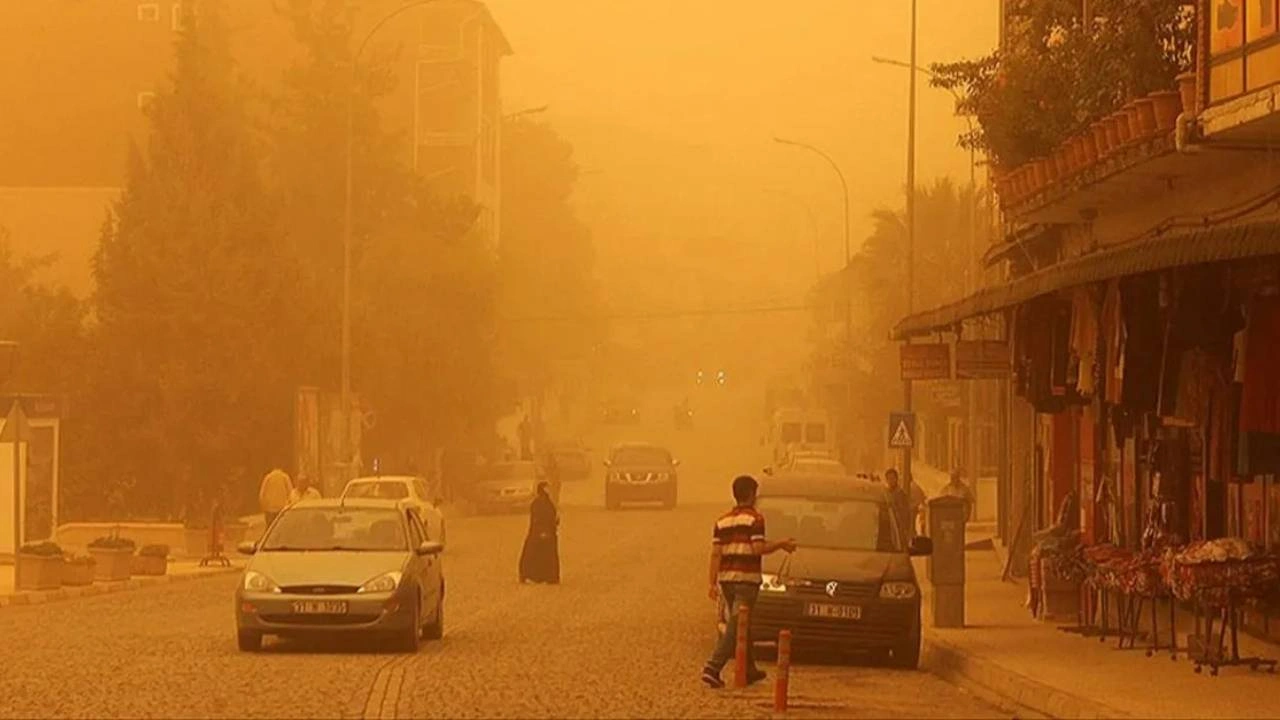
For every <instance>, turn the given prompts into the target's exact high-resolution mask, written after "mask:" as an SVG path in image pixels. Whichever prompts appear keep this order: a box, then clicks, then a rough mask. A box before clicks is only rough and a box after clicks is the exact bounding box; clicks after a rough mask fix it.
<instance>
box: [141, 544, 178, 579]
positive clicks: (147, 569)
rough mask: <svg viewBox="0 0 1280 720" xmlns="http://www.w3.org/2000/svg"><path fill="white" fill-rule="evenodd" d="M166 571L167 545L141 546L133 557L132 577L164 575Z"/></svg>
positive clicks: (167, 560)
mask: <svg viewBox="0 0 1280 720" xmlns="http://www.w3.org/2000/svg"><path fill="white" fill-rule="evenodd" d="M168 569H169V546H168V545H143V546H142V548H141V549H140V550H138V554H137V555H135V556H134V557H133V574H134V575H164V574H165V572H167V571H168Z"/></svg>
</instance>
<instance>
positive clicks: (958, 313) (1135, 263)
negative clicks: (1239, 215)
mask: <svg viewBox="0 0 1280 720" xmlns="http://www.w3.org/2000/svg"><path fill="white" fill-rule="evenodd" d="M1266 255H1280V224H1277V223H1274V222H1267V223H1256V224H1250V225H1235V226H1231V227H1218V228H1207V229H1204V230H1196V231H1193V232H1187V233H1178V234H1169V235H1162V236H1157V237H1153V238H1148V239H1146V240H1140V241H1138V242H1133V243H1127V244H1124V245H1120V246H1118V247H1114V248H1108V249H1106V250H1102V251H1100V252H1096V253H1092V254H1090V255H1084V256H1082V257H1079V258H1075V259H1072V260H1068V261H1066V262H1062V263H1058V264H1057V265H1053V266H1051V267H1047V268H1044V269H1043V270H1038V271H1036V272H1033V273H1031V274H1029V275H1025V276H1023V277H1021V278H1018V279H1016V280H1014V281H1012V282H1009V283H1007V284H1004V285H1000V286H997V287H990V288H985V289H983V290H979V291H978V292H976V293H974V294H973V295H970V296H968V297H966V298H964V299H962V300H958V301H956V302H953V303H948V304H946V305H942V306H940V307H936V308H934V309H932V310H926V311H924V312H920V313H916V314H915V315H911V316H909V317H907V318H904V319H903V320H902V322H900V323H898V324H897V325H896V326H895V327H894V328H893V333H892V337H893V339H895V340H902V339H905V338H908V337H911V336H913V335H921V334H928V333H932V332H936V331H938V330H941V329H944V328H948V327H951V326H953V325H955V324H956V323H958V322H960V321H961V320H965V319H967V318H971V317H977V316H979V315H987V314H989V313H993V312H996V311H999V310H1003V309H1005V308H1009V307H1013V306H1015V305H1019V304H1021V303H1024V302H1026V301H1028V300H1031V299H1032V298H1035V297H1039V296H1040V295H1046V294H1048V293H1052V292H1056V291H1058V290H1063V289H1066V288H1071V287H1076V286H1079V285H1087V284H1089V283H1092V282H1098V281H1100V280H1109V279H1111V278H1117V277H1125V276H1127V275H1138V274H1141V273H1146V272H1152V271H1155V270H1166V269H1168V268H1174V267H1183V266H1186V265H1199V264H1201V263H1210V262H1222V261H1226V260H1242V259H1246V258H1253V257H1262V256H1266Z"/></svg>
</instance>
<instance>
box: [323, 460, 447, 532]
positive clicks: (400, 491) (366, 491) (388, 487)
mask: <svg viewBox="0 0 1280 720" xmlns="http://www.w3.org/2000/svg"><path fill="white" fill-rule="evenodd" d="M342 498H343V499H347V498H375V499H382V500H403V501H404V502H405V503H406V504H409V505H412V506H414V507H416V508H417V509H418V514H419V515H420V516H421V517H422V520H423V522H424V523H425V524H426V526H427V528H426V529H427V533H428V535H429V537H428V538H427V539H428V540H432V541H435V542H438V543H440V544H441V545H443V544H444V543H445V532H444V530H445V528H444V514H443V513H441V512H440V508H438V507H436V504H435V503H433V502H432V501H431V492H430V491H429V490H428V488H427V481H426V479H424V478H420V477H416V476H413V475H379V476H377V477H362V478H356V479H354V480H352V481H351V482H348V483H347V486H346V487H345V488H343V489H342Z"/></svg>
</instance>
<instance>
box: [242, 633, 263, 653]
mask: <svg viewBox="0 0 1280 720" xmlns="http://www.w3.org/2000/svg"><path fill="white" fill-rule="evenodd" d="M236 645H239V646H240V650H241V651H243V652H258V651H259V650H261V649H262V633H260V632H258V631H256V630H239V631H237V632H236Z"/></svg>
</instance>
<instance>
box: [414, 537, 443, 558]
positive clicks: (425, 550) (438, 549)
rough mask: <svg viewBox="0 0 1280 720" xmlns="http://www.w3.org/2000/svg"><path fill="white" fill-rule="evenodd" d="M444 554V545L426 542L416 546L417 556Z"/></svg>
mask: <svg viewBox="0 0 1280 720" xmlns="http://www.w3.org/2000/svg"><path fill="white" fill-rule="evenodd" d="M442 552H444V543H438V542H433V541H431V540H427V541H425V542H423V543H422V544H421V545H419V546H418V554H419V555H439V554H440V553H442Z"/></svg>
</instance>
